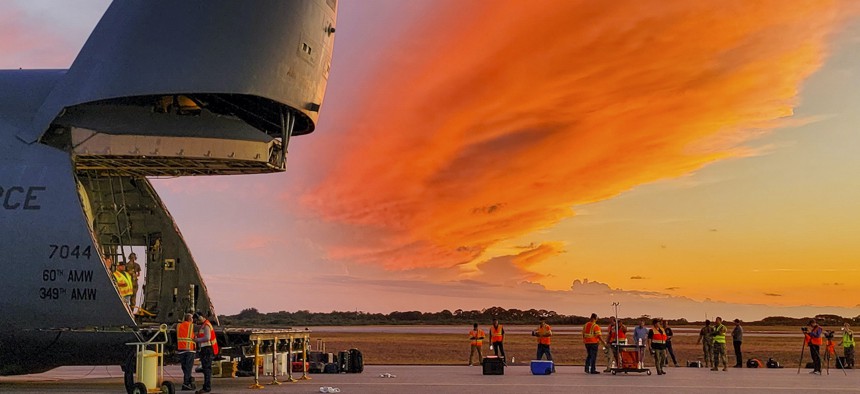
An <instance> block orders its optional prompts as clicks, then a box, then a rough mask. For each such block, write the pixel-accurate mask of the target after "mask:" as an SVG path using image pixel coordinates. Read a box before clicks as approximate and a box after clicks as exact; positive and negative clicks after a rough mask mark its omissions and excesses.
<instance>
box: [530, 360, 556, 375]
mask: <svg viewBox="0 0 860 394" xmlns="http://www.w3.org/2000/svg"><path fill="white" fill-rule="evenodd" d="M531 366H532V375H549V374H551V373H552V361H549V360H546V361H544V360H532V365H531Z"/></svg>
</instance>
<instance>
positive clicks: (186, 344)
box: [176, 313, 197, 390]
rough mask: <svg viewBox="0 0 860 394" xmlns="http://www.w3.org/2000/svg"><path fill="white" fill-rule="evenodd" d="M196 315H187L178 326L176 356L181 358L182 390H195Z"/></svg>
mask: <svg viewBox="0 0 860 394" xmlns="http://www.w3.org/2000/svg"><path fill="white" fill-rule="evenodd" d="M193 316H194V315H192V314H190V313H186V314H185V320H183V321H182V323H179V325H177V326H176V355H177V356H179V365H181V366H182V390H194V389H195V388H196V387H194V377H193V376H191V373H192V372H193V371H194V355H195V351H194V350H195V349H196V348H197V345H196V343H195V342H194V337H195V335H194V322H193V319H194V317H193Z"/></svg>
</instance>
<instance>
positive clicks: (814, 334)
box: [804, 319, 824, 375]
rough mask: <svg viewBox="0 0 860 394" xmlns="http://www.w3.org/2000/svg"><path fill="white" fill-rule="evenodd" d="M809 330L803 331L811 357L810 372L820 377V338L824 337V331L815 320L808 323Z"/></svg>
mask: <svg viewBox="0 0 860 394" xmlns="http://www.w3.org/2000/svg"><path fill="white" fill-rule="evenodd" d="M807 326H809V330H808V331H807V330H804V332H805V336H806V338H805V341H806V343H807V344H809V355H810V356H812V372H810V373H811V374H817V375H821V353H820V352H821V343H822V340H821V338H822V337H823V336H824V335H823V332H824V330H823V329H822V328H821V326H819V325H818V322H817V321H815V319H812V320H810V321H809V324H807Z"/></svg>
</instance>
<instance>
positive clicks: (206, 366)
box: [195, 313, 218, 394]
mask: <svg viewBox="0 0 860 394" xmlns="http://www.w3.org/2000/svg"><path fill="white" fill-rule="evenodd" d="M196 316H197V319H196V320H197V324H199V325H200V328H199V329H198V330H197V338H195V342H196V343H197V349H198V351H197V352H198V354H199V355H200V366H201V367H202V368H203V388H202V389H200V390H197V393H198V394H200V393H208V392H211V391H212V360H213V359H214V358H215V356H216V355H218V340H217V339H216V338H215V329H214V328H213V327H212V323H210V322H209V320H208V319H206V317H205V316H203V315H201V314H199V313H198V314H197V315H196Z"/></svg>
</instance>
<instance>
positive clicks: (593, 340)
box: [582, 313, 606, 374]
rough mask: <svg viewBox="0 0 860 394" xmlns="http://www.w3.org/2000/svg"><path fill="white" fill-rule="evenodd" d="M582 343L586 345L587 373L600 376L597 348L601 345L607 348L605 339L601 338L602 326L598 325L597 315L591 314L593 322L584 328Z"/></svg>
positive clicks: (589, 322) (590, 321) (586, 324)
mask: <svg viewBox="0 0 860 394" xmlns="http://www.w3.org/2000/svg"><path fill="white" fill-rule="evenodd" d="M582 342H583V343H584V344H585V351H586V352H587V356H586V358H585V373H590V374H599V373H600V372H597V347H598V345H599V344H603V346H606V342H603V337H601V336H600V326H598V325H597V314H596V313H592V314H591V320H589V321H588V323H585V326H583V327H582Z"/></svg>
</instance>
